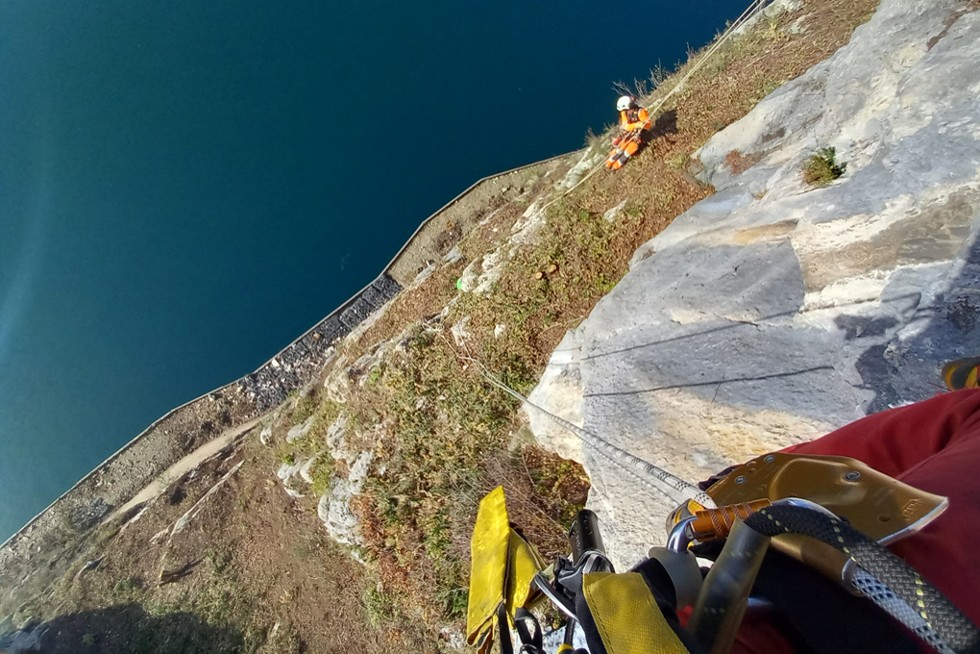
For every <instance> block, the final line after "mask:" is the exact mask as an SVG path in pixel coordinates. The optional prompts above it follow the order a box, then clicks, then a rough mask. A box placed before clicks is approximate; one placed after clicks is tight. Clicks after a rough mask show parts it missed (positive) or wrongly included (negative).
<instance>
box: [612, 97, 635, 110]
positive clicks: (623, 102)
mask: <svg viewBox="0 0 980 654" xmlns="http://www.w3.org/2000/svg"><path fill="white" fill-rule="evenodd" d="M632 104H633V98H631V97H630V96H628V95H624V96H623V97H621V98H620V99H619V100H616V110H617V111H626V110H627V109H629V108H630V105H632Z"/></svg>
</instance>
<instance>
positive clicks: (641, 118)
mask: <svg viewBox="0 0 980 654" xmlns="http://www.w3.org/2000/svg"><path fill="white" fill-rule="evenodd" d="M616 109H618V110H619V134H618V135H617V136H616V138H614V139H613V151H612V152H610V153H609V159H607V160H606V168H608V169H609V170H619V169H620V168H622V167H623V165H624V164H625V163H626V162H627V160H628V159H629V158H630V157H632V156H633V155H634V154H636V151H637V150H639V149H640V145H641V144H642V143H643V136H644V133H645V132H646V131H647V130H649V129H650V112H648V111H647V110H646V109H644V108H643V107H641V106H640V105H639V104H637V102H636V99H635V98H632V97H630V96H628V95H624V96H622V97H621V98H619V100H617V101H616Z"/></svg>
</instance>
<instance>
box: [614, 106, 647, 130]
mask: <svg viewBox="0 0 980 654" xmlns="http://www.w3.org/2000/svg"><path fill="white" fill-rule="evenodd" d="M619 127H620V128H621V129H623V130H625V131H627V132H632V131H633V130H635V129H650V112H649V111H647V110H646V109H644V108H643V107H637V108H636V109H627V110H626V111H620V112H619Z"/></svg>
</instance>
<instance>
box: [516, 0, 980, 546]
mask: <svg viewBox="0 0 980 654" xmlns="http://www.w3.org/2000/svg"><path fill="white" fill-rule="evenodd" d="M977 8H978V5H977V3H976V2H963V1H962V0H939V1H932V0H928V1H927V0H882V2H881V5H880V7H879V9H878V10H877V12H876V13H875V15H874V17H873V18H872V19H871V20H870V21H869V22H868V23H867V24H865V25H863V26H861V27H859V28H858V29H857V30H856V31H855V33H854V36H853V38H852V40H851V41H850V43H848V45H846V46H845V47H843V48H841V49H840V50H839V51H838V52H837V53H836V54H834V55H833V56H832V57H830V58H829V59H827V60H826V61H824V62H822V63H820V64H818V65H816V66H814V67H813V68H811V69H810V70H809V71H808V72H807V73H806V74H805V75H803V76H801V77H799V78H798V79H796V80H795V81H793V82H790V83H788V84H786V85H784V86H783V87H781V88H779V89H778V90H777V91H775V92H774V93H772V94H771V95H770V96H769V97H767V98H766V99H765V100H763V101H762V102H760V103H759V105H758V106H756V107H755V109H753V110H752V111H751V112H750V113H749V114H748V115H747V116H745V117H744V118H742V119H741V120H739V121H737V122H735V123H733V124H732V125H729V126H728V127H727V128H725V129H724V130H722V131H721V132H719V133H718V134H717V135H715V136H714V137H712V138H711V139H710V140H709V141H708V142H707V143H706V144H705V145H704V147H702V148H701V149H700V150H699V151H698V152H696V153H695V154H694V157H695V158H696V159H697V160H698V161H699V162H700V164H701V166H703V170H702V171H701V172H700V174H699V177H700V178H701V179H702V180H704V181H708V182H710V183H711V184H712V185H713V186H714V187H715V190H716V192H715V194H714V195H713V196H711V197H710V198H708V199H705V200H703V201H701V202H699V203H698V204H696V205H694V206H693V207H691V209H689V210H688V211H686V212H685V213H684V214H682V215H681V216H679V217H678V218H677V219H676V220H675V221H674V222H673V223H672V224H671V225H670V227H668V228H667V229H665V230H664V231H663V232H662V233H660V234H659V235H657V236H656V237H655V238H653V239H652V240H650V241H648V242H647V243H645V244H644V245H643V246H642V247H640V248H639V250H638V251H637V252H636V255H635V256H634V257H633V260H632V262H631V265H630V272H629V273H628V274H627V275H626V276H625V277H624V278H623V280H622V281H621V282H620V283H619V284H618V285H617V286H616V288H615V289H614V290H613V291H612V292H611V293H610V294H609V295H608V296H607V297H605V298H604V299H603V300H602V301H601V302H599V304H598V305H597V306H596V308H595V309H594V310H593V311H592V313H591V314H590V315H589V317H588V319H587V320H586V321H584V322H583V323H582V324H581V325H580V326H578V327H577V328H576V329H574V330H571V331H570V332H568V334H567V335H566V337H565V338H564V340H563V341H562V343H561V345H560V346H559V347H558V348H557V350H556V352H555V354H554V355H553V356H552V358H551V361H550V363H549V367H548V369H547V371H546V372H545V374H544V377H543V378H542V382H541V384H540V385H538V387H537V388H536V389H535V391H534V393H533V394H532V396H531V399H532V400H533V401H534V402H536V403H538V404H540V405H542V406H544V407H546V408H549V409H551V410H553V411H555V412H556V413H558V414H560V415H563V416H565V417H566V418H569V419H570V420H572V421H573V422H575V423H577V424H579V425H582V426H584V427H585V428H586V429H587V430H589V431H591V432H595V433H597V434H601V435H602V436H604V437H605V438H607V439H609V440H610V441H612V442H613V443H615V444H617V445H618V446H620V447H622V448H623V449H626V450H628V451H630V452H632V453H634V454H636V455H638V456H640V457H642V458H644V459H646V460H648V461H651V462H654V463H657V464H659V465H661V466H663V467H666V468H668V469H670V470H672V471H674V472H676V473H677V474H679V475H681V476H683V477H685V478H687V479H690V480H698V479H703V478H706V477H707V476H708V475H710V474H711V473H713V472H715V471H717V470H720V469H722V468H724V467H725V466H727V465H729V464H731V463H733V462H738V461H741V460H745V459H747V458H750V457H752V456H754V455H756V454H759V453H762V452H765V451H768V450H773V449H777V448H780V447H784V446H786V445H789V444H791V443H794V442H798V441H800V440H803V439H809V438H812V437H814V436H817V435H819V434H822V433H824V432H826V431H828V430H831V429H833V428H835V427H838V426H840V425H842V424H845V423H847V422H850V421H852V420H854V419H856V418H858V417H860V416H863V415H865V414H867V413H871V412H875V411H879V410H881V409H885V408H887V407H889V406H894V405H896V404H901V403H906V402H911V401H915V400H919V399H922V398H925V397H928V396H930V395H931V394H934V393H935V392H937V391H938V390H939V389H940V386H939V385H940V383H941V380H940V376H939V369H940V367H941V365H942V363H943V362H944V361H946V360H949V359H951V358H955V357H957V356H962V355H965V354H973V355H975V354H977V353H978V352H980V320H978V319H980V285H978V281H980V251H978V249H977V248H978V246H977V244H976V236H977V231H978V230H980V102H978V100H977V98H978V97H980V66H978V65H977V62H978V61H980V12H977ZM800 28H801V29H803V30H805V29H806V21H805V20H804V21H803V22H802V23H801V26H800ZM827 147H832V148H834V150H835V155H836V162H837V163H838V164H839V163H841V162H846V169H845V171H844V174H843V176H841V177H840V178H839V179H837V180H836V181H833V182H832V183H830V184H829V185H827V186H825V187H816V186H813V185H810V184H807V183H806V182H805V181H804V179H803V175H802V174H801V170H802V169H803V167H804V166H805V164H806V163H807V160H808V159H809V158H810V157H811V156H812V155H813V154H814V153H815V152H817V151H819V150H821V149H823V148H827ZM825 154H829V153H825ZM529 417H530V421H531V426H532V429H533V431H534V433H535V435H536V436H538V437H539V438H540V439H541V440H542V441H544V442H546V443H550V444H551V445H552V446H553V447H554V448H555V449H556V450H557V451H559V452H561V453H562V454H563V455H565V456H569V457H572V458H575V459H576V460H578V461H581V462H582V463H583V464H584V465H585V468H586V470H587V471H588V472H589V475H590V477H591V480H592V484H593V486H592V493H591V495H590V499H589V505H590V506H591V507H592V508H594V509H595V510H596V511H597V512H598V513H599V515H600V517H601V519H602V523H603V527H604V529H605V530H606V533H607V534H608V537H607V544H611V546H612V549H613V551H614V553H615V554H616V555H617V556H618V558H619V560H620V562H621V563H628V562H631V561H633V560H635V559H636V558H637V557H639V556H640V555H642V554H643V553H644V552H645V551H646V549H647V548H648V546H649V545H650V544H659V543H661V542H662V540H663V538H664V534H663V527H662V525H663V524H664V520H663V518H664V516H665V514H666V512H667V511H668V510H669V509H670V508H672V507H670V506H668V505H669V502H667V501H666V500H665V499H664V498H663V497H659V496H655V495H651V494H650V491H647V490H646V487H644V486H642V485H640V484H637V483H636V481H635V480H634V479H632V478H631V477H630V476H629V475H624V474H623V471H622V470H621V469H619V468H618V467H617V466H615V465H613V464H610V463H609V462H608V461H607V460H606V459H604V458H601V457H596V456H595V455H594V454H593V453H592V452H591V451H589V450H587V449H583V448H582V446H581V444H580V443H579V442H578V440H577V439H576V438H575V437H574V436H570V435H569V434H568V433H567V432H565V431H564V430H562V429H560V428H559V427H557V426H556V425H555V424H554V423H553V422H552V421H551V420H550V419H549V418H548V417H546V416H544V415H543V414H541V413H540V412H537V411H531V412H530V414H529Z"/></svg>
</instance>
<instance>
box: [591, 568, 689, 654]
mask: <svg viewBox="0 0 980 654" xmlns="http://www.w3.org/2000/svg"><path fill="white" fill-rule="evenodd" d="M582 592H583V594H584V595H585V601H586V603H587V604H588V606H589V612H590V613H591V614H592V619H593V620H595V624H596V629H597V630H598V631H599V637H600V638H601V639H602V644H603V645H605V646H606V652H607V654H688V651H687V648H685V647H684V645H683V644H682V643H681V641H680V639H679V638H678V637H677V635H676V634H675V633H674V631H673V630H672V629H671V628H670V625H669V624H667V619H666V618H665V617H664V615H663V613H661V612H660V608H659V607H658V606H657V603H656V601H654V599H653V594H652V593H651V592H650V589H649V587H647V584H646V582H645V581H643V577H642V576H640V575H639V574H638V573H636V572H625V573H622V574H614V573H610V572H592V573H589V574H586V575H585V576H584V577H583V578H582Z"/></svg>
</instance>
